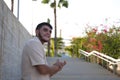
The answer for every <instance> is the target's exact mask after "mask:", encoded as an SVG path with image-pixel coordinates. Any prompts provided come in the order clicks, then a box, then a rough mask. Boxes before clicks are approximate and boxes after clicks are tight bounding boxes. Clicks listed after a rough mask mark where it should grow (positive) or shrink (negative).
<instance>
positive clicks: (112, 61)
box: [79, 49, 120, 73]
mask: <svg viewBox="0 0 120 80" xmlns="http://www.w3.org/2000/svg"><path fill="white" fill-rule="evenodd" d="M79 52H80V53H81V54H83V55H84V56H86V57H89V56H91V55H94V56H96V57H98V58H100V59H102V60H104V61H106V62H108V63H110V64H112V65H113V72H114V73H116V65H117V64H118V63H120V59H115V58H112V57H110V56H108V55H105V54H103V53H100V52H97V51H92V52H86V51H84V50H81V49H79Z"/></svg>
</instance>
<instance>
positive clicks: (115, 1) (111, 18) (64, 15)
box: [4, 0, 120, 40]
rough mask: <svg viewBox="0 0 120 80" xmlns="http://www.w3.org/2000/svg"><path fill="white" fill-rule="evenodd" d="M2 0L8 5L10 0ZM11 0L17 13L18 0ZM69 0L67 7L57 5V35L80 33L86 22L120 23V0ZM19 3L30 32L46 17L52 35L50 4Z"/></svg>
mask: <svg viewBox="0 0 120 80" xmlns="http://www.w3.org/2000/svg"><path fill="white" fill-rule="evenodd" d="M4 1H5V2H6V3H7V5H8V7H9V8H10V6H11V3H10V1H11V0H4ZM14 1H15V2H14V15H15V16H16V17H17V10H18V7H17V5H18V2H17V1H18V0H14ZM51 1H53V0H51ZM68 2H69V6H68V8H64V7H62V8H57V37H60V31H61V36H62V38H64V40H69V39H72V38H73V37H81V36H83V35H84V33H85V29H86V28H87V25H90V26H99V25H100V24H105V25H106V24H107V25H112V24H116V25H119V24H120V23H119V22H120V10H119V9H120V5H119V4H120V0H68ZM19 5H20V6H19V21H20V22H21V23H22V24H23V26H25V28H26V29H27V30H28V32H29V33H30V34H32V35H34V34H35V32H34V30H35V28H36V26H37V24H39V23H40V22H46V21H47V19H48V18H49V19H50V21H51V22H50V23H51V25H52V26H53V32H52V37H54V13H53V9H52V8H50V7H49V4H48V5H46V4H41V0H36V1H32V0H19ZM106 19H107V21H106ZM102 28H104V27H102V26H99V29H102Z"/></svg>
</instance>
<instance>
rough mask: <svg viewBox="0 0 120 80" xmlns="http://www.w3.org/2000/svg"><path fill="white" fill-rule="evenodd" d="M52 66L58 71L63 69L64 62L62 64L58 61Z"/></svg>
mask: <svg viewBox="0 0 120 80" xmlns="http://www.w3.org/2000/svg"><path fill="white" fill-rule="evenodd" d="M53 65H55V66H57V67H58V69H59V71H60V70H61V69H62V68H63V66H65V65H66V61H64V62H60V61H59V59H58V60H57V61H56V63H54V64H53Z"/></svg>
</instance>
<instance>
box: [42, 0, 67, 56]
mask: <svg viewBox="0 0 120 80" xmlns="http://www.w3.org/2000/svg"><path fill="white" fill-rule="evenodd" d="M50 1H51V0H42V3H43V4H48V3H49V2H50ZM56 5H57V3H56V0H54V1H53V2H51V3H50V7H51V8H53V9H54V26H55V36H54V49H55V50H54V54H55V56H56V55H57V17H56V15H57V10H56V8H57V6H56ZM61 6H63V7H66V8H68V1H67V0H59V2H58V7H59V8H61Z"/></svg>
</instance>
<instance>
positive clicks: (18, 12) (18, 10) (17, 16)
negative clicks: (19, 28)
mask: <svg viewBox="0 0 120 80" xmlns="http://www.w3.org/2000/svg"><path fill="white" fill-rule="evenodd" d="M19 7H20V0H18V7H17V8H18V9H17V18H18V20H19Z"/></svg>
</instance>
